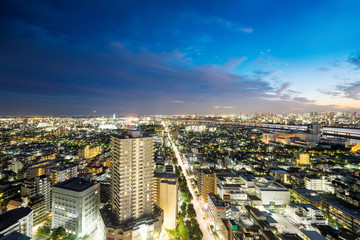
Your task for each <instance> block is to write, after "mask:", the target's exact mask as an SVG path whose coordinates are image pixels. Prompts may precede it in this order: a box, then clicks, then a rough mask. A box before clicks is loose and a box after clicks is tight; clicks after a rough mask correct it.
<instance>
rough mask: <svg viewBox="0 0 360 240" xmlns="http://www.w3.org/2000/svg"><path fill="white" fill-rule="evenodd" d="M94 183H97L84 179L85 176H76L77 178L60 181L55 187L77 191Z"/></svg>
mask: <svg viewBox="0 0 360 240" xmlns="http://www.w3.org/2000/svg"><path fill="white" fill-rule="evenodd" d="M94 185H95V183H94V182H89V181H86V180H84V179H83V178H77V177H75V178H71V179H69V180H66V181H64V182H60V183H58V184H56V185H54V187H57V188H62V189H67V190H71V191H76V192H82V191H84V190H86V189H88V188H89V187H92V186H94Z"/></svg>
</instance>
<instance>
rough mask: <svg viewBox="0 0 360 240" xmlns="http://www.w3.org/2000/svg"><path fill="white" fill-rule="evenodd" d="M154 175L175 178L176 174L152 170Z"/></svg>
mask: <svg viewBox="0 0 360 240" xmlns="http://www.w3.org/2000/svg"><path fill="white" fill-rule="evenodd" d="M154 177H156V178H170V179H177V178H178V176H177V175H176V174H175V173H159V172H154Z"/></svg>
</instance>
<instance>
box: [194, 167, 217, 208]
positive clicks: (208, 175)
mask: <svg viewBox="0 0 360 240" xmlns="http://www.w3.org/2000/svg"><path fill="white" fill-rule="evenodd" d="M197 187H198V190H199V194H200V197H201V198H202V199H203V201H204V202H205V203H207V201H208V195H209V193H214V194H216V173H215V172H213V171H211V170H208V169H201V170H200V171H199V174H198V182H197Z"/></svg>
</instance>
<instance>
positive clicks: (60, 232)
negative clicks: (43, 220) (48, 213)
mask: <svg viewBox="0 0 360 240" xmlns="http://www.w3.org/2000/svg"><path fill="white" fill-rule="evenodd" d="M66 236H67V233H66V230H65V228H63V227H57V228H54V229H53V230H52V233H51V235H50V237H51V239H53V240H59V239H64V238H65V237H66Z"/></svg>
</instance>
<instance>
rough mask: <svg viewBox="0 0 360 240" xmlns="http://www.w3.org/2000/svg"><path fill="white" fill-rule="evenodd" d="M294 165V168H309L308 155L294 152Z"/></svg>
mask: <svg viewBox="0 0 360 240" xmlns="http://www.w3.org/2000/svg"><path fill="white" fill-rule="evenodd" d="M294 165H295V166H296V167H308V166H310V155H309V153H306V152H296V153H295V154H294Z"/></svg>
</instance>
